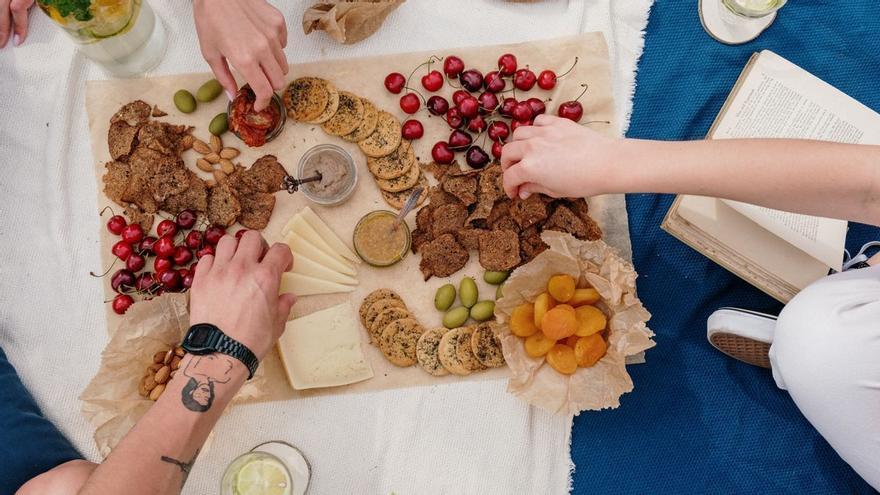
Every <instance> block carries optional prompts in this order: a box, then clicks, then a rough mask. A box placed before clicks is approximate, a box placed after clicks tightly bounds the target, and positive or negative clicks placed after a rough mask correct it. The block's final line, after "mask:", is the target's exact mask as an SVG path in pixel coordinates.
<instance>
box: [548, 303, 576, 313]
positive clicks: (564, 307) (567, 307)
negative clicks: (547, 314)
mask: <svg viewBox="0 0 880 495" xmlns="http://www.w3.org/2000/svg"><path fill="white" fill-rule="evenodd" d="M556 308H559V309H564V310H566V311H568V312H569V313H571V314H573V315H576V314H577V313H575V312H574V308H573V307H571V306H570V305H568V304H557V305H556V306H553V309H556Z"/></svg>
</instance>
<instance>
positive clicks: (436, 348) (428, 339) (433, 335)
mask: <svg viewBox="0 0 880 495" xmlns="http://www.w3.org/2000/svg"><path fill="white" fill-rule="evenodd" d="M448 331H449V330H448V329H446V328H445V327H440V328H432V329H431V330H428V331H427V332H425V333H423V334H422V336H421V337H419V340H418V342H416V360H418V362H419V367H421V368H422V369H423V370H425V371H426V372H428V374H430V375H434V376H444V375H448V374H449V370H447V369H446V368H444V367H443V364H442V363H441V362H440V340H441V339H442V338H443V336H444V335H446V332H448Z"/></svg>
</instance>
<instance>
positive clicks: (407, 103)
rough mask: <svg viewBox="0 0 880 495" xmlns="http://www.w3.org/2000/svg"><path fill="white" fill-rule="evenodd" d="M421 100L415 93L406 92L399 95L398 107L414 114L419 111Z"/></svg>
mask: <svg viewBox="0 0 880 495" xmlns="http://www.w3.org/2000/svg"><path fill="white" fill-rule="evenodd" d="M420 105H421V102H420V101H419V97H418V96H416V94H415V93H407V94H405V95H403V96H401V97H400V109H401V110H403V111H404V112H406V113H408V114H414V113H416V112H418V111H419V106H420Z"/></svg>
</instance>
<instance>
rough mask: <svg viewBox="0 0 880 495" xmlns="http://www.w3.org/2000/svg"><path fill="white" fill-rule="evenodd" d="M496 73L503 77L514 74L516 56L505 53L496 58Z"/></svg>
mask: <svg viewBox="0 0 880 495" xmlns="http://www.w3.org/2000/svg"><path fill="white" fill-rule="evenodd" d="M498 72H500V73H501V75H503V76H510V75H512V74H513V73H514V72H516V56H515V55H514V54H512V53H505V54H504V55H502V56H500V57H498Z"/></svg>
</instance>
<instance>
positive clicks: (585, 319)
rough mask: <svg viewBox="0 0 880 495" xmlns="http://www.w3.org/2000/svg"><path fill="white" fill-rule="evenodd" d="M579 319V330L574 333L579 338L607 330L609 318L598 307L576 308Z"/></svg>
mask: <svg viewBox="0 0 880 495" xmlns="http://www.w3.org/2000/svg"><path fill="white" fill-rule="evenodd" d="M574 313H575V316H576V318H577V330H576V331H575V332H574V333H575V335H577V336H578V337H586V336H588V335H593V334H595V333H599V332H601V331H602V330H605V326H606V325H607V324H608V318H606V317H605V313H603V312H602V310H601V309H599V308H597V307H596V306H589V305H588V306H578V307H576V308H574Z"/></svg>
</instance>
